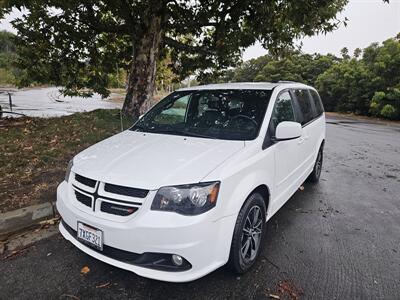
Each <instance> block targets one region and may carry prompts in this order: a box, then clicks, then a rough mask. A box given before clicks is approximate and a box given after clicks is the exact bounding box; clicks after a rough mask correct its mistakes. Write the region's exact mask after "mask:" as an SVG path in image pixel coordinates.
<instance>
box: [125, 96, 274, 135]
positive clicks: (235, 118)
mask: <svg viewBox="0 0 400 300" xmlns="http://www.w3.org/2000/svg"><path fill="white" fill-rule="evenodd" d="M270 96H271V91H269V90H197V91H181V92H174V93H172V94H170V95H169V96H167V97H166V98H164V99H163V100H161V101H160V102H159V103H158V104H157V105H155V106H154V107H153V108H152V109H151V110H150V111H149V112H148V113H147V114H146V115H144V116H143V117H142V118H141V119H140V120H139V121H138V122H137V123H136V124H135V125H134V126H133V127H132V128H131V130H134V131H144V132H154V133H166V134H176V135H184V136H196V137H204V138H214V139H226V140H252V139H255V138H256V137H257V135H258V131H259V129H260V127H261V123H262V122H263V119H264V115H265V111H266V109H267V106H268V102H269V98H270Z"/></svg>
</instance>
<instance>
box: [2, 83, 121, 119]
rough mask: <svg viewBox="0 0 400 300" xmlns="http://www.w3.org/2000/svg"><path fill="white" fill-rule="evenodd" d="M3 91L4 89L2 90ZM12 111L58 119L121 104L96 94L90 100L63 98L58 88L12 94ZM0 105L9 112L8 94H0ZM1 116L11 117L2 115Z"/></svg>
mask: <svg viewBox="0 0 400 300" xmlns="http://www.w3.org/2000/svg"><path fill="white" fill-rule="evenodd" d="M2 91H4V89H2ZM12 103H13V107H12V110H13V111H14V112H17V113H22V114H25V115H27V116H31V117H47V118H48V117H58V116H64V115H70V114H73V113H75V112H82V111H91V110H95V109H98V108H103V109H111V108H120V107H121V104H120V103H116V102H112V101H110V100H102V99H101V96H100V95H98V94H95V95H93V96H92V97H90V98H82V97H64V96H62V95H61V94H60V93H59V91H58V88H56V87H49V88H34V89H24V90H18V91H13V92H12ZM0 105H1V106H2V108H3V110H10V107H9V101H8V94H6V93H0ZM3 116H12V115H11V114H6V113H5V114H4V115H3Z"/></svg>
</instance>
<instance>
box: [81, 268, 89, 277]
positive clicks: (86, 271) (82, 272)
mask: <svg viewBox="0 0 400 300" xmlns="http://www.w3.org/2000/svg"><path fill="white" fill-rule="evenodd" d="M89 272H90V269H89V267H88V266H84V267H83V268H82V269H81V274H82V275H86V274H87V273H89Z"/></svg>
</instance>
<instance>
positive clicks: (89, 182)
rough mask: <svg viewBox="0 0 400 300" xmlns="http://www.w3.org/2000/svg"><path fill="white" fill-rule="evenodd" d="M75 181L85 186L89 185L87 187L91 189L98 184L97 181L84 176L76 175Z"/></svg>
mask: <svg viewBox="0 0 400 300" xmlns="http://www.w3.org/2000/svg"><path fill="white" fill-rule="evenodd" d="M75 180H76V181H78V182H79V183H81V184H83V185H87V186H89V187H91V188H94V187H96V182H97V181H96V180H94V179H90V178H87V177H84V176H82V175H79V174H75Z"/></svg>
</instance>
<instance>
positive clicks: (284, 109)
mask: <svg viewBox="0 0 400 300" xmlns="http://www.w3.org/2000/svg"><path fill="white" fill-rule="evenodd" d="M283 121H295V117H294V110H293V104H292V98H291V97H290V94H289V92H283V93H282V94H280V95H279V96H278V98H277V99H276V102H275V106H274V109H273V111H272V116H271V122H272V123H273V126H274V128H276V126H277V125H278V124H279V123H280V122H283Z"/></svg>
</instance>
